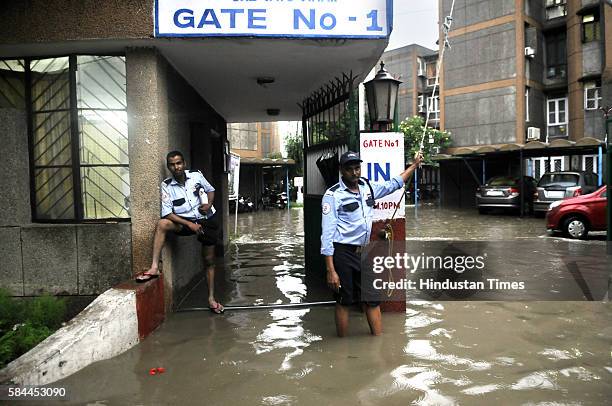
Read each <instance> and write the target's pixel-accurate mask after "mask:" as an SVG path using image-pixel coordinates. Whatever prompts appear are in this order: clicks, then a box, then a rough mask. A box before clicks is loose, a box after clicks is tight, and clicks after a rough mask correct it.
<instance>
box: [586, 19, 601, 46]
mask: <svg viewBox="0 0 612 406" xmlns="http://www.w3.org/2000/svg"><path fill="white" fill-rule="evenodd" d="M600 38H601V33H600V28H599V13H597V14H586V15H583V16H582V42H591V41H599V39H600Z"/></svg>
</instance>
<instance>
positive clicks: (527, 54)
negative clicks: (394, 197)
mask: <svg viewBox="0 0 612 406" xmlns="http://www.w3.org/2000/svg"><path fill="white" fill-rule="evenodd" d="M452 2H453V1H452V0H440V1H439V5H440V7H439V8H440V20H441V21H444V17H445V16H446V15H448V14H449V12H450V8H451V4H452ZM606 23H607V24H606ZM441 34H442V33H441ZM610 38H612V6H611V5H610V4H609V3H608V2H606V1H599V0H494V1H481V0H456V1H455V7H454V12H453V21H452V30H451V31H450V34H449V41H450V44H451V48H450V49H447V50H446V54H445V57H444V61H443V67H442V71H441V86H442V91H441V99H440V102H441V103H440V110H441V111H440V112H441V117H440V124H441V128H443V129H445V130H448V131H450V132H451V133H452V139H453V148H451V149H450V150H449V151H448V153H449V154H451V155H453V154H455V155H456V154H457V153H459V154H460V155H463V156H465V155H469V152H470V151H473V152H474V153H477V152H478V155H479V156H480V157H481V159H482V160H483V162H484V163H483V165H482V166H480V165H476V167H475V168H473V169H474V170H473V172H474V174H475V176H473V175H472V174H466V173H464V175H465V176H464V177H463V178H464V179H463V180H464V182H457V179H455V180H454V181H453V182H449V183H448V186H450V184H451V183H454V184H457V183H458V184H459V185H465V184H466V183H467V184H468V185H470V186H475V184H476V183H475V182H474V181H473V180H472V178H479V177H482V178H485V176H486V177H489V176H490V175H495V174H497V173H500V172H501V173H504V172H506V173H507V172H513V173H514V172H515V173H516V174H518V171H519V170H520V169H519V168H523V172H524V173H525V174H529V175H532V176H534V177H536V178H537V177H539V176H540V175H541V174H542V173H543V172H544V171H546V170H567V169H585V170H589V171H594V172H596V173H600V171H601V158H600V156H601V154H600V152H601V149H600V148H599V146H598V143H601V144H603V142H604V140H605V139H606V131H605V119H604V115H603V113H602V111H601V110H600V108H601V107H603V106H608V107H610V106H612V84H611V81H612V63H611V58H612V45H611V40H610ZM441 42H442V40H441ZM559 140H561V141H559ZM532 141H537V142H541V143H542V145H539V144H535V143H532V144H530V145H529V147H528V148H527V149H528V150H529V151H530V153H529V154H527V155H526V156H527V157H529V158H528V159H525V161H524V162H523V165H520V162H517V161H518V158H517V157H518V155H516V154H515V155H512V156H510V155H508V156H505V159H506V160H508V161H509V162H503V163H501V162H499V161H500V160H499V159H497V158H499V154H497V153H498V152H499V151H500V149H501V150H502V151H504V150H512V149H516V148H521V149H522V148H523V147H524V146H525V145H526V144H527V143H529V142H532ZM551 143H552V145H551ZM576 143H577V144H576ZM585 143H586V144H590V145H592V148H591V149H590V150H587V149H585V150H583V151H581V152H580V153H579V154H576V153H575V151H574V152H572V153H571V154H567V155H566V154H564V153H563V150H559V151H560V152H559V154H558V155H555V156H551V154H552V152H551V151H552V150H551V149H550V147H551V146H552V147H556V146H568V147H571V146H572V145H582V144H585ZM537 150H541V152H542V153H541V156H537V153H536V152H534V151H537ZM568 151H569V149H568ZM598 152H599V153H598ZM490 154H493V155H490ZM496 157H497V158H496ZM488 158H490V159H488ZM447 163H448V165H446V166H447V170H446V171H445V170H444V166H445V165H444V164H443V165H442V176H443V177H444V175H445V172H446V173H447V174H453V173H456V171H457V169H460V168H461V167H462V166H465V165H463V164H461V163H457V162H454V163H453V164H452V165H451V164H450V162H447ZM487 164H488V165H489V166H488V170H486V172H485V169H484V168H485V167H487ZM465 169H466V168H465V167H464V168H463V170H464V171H465ZM443 183H444V182H443ZM451 189H453V187H451ZM454 189H455V190H454V191H452V192H451V193H450V194H447V196H449V195H454V196H455V198H452V199H450V200H449V202H450V201H453V202H455V203H456V202H471V201H473V196H472V192H473V190H472V189H473V188H470V187H465V188H463V189H466V190H467V191H466V192H461V191H459V190H458V189H460V188H459V187H454ZM458 194H463V195H464V196H461V197H458ZM460 204H461V203H460Z"/></svg>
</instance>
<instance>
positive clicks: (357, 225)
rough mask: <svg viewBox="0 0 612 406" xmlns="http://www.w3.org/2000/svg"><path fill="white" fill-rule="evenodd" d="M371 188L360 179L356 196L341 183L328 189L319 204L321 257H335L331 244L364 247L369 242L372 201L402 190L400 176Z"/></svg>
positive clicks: (372, 211) (372, 212)
mask: <svg viewBox="0 0 612 406" xmlns="http://www.w3.org/2000/svg"><path fill="white" fill-rule="evenodd" d="M370 184H371V185H372V192H374V198H373V199H372V196H371V193H370V188H369V187H368V185H367V183H366V182H364V181H363V180H362V179H360V180H359V193H353V192H351V191H350V190H349V189H348V188H347V186H346V185H345V184H344V182H342V179H340V182H339V183H338V184H336V185H334V186H332V187H331V188H329V189H327V192H325V195H324V196H323V202H322V203H321V210H322V212H323V216H322V217H323V219H322V221H321V228H322V232H321V254H322V255H326V256H331V255H334V243H335V242H338V243H341V244H351V245H359V246H364V245H366V244H367V243H368V241H370V234H371V233H372V216H373V215H374V205H373V203H374V200H375V199H380V198H381V197H384V196H387V195H388V194H391V193H393V192H395V191H396V190H397V189H399V188H401V187H402V186H404V180H403V179H402V177H401V176H396V177H394V178H392V179H391V180H389V181H387V182H384V183H378V182H370Z"/></svg>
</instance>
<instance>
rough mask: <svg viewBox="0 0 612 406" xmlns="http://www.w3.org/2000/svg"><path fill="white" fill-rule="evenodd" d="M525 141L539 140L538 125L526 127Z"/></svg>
mask: <svg viewBox="0 0 612 406" xmlns="http://www.w3.org/2000/svg"><path fill="white" fill-rule="evenodd" d="M527 141H540V129H539V128H538V127H528V128H527Z"/></svg>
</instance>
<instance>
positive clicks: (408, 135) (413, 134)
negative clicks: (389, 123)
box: [400, 116, 452, 164]
mask: <svg viewBox="0 0 612 406" xmlns="http://www.w3.org/2000/svg"><path fill="white" fill-rule="evenodd" d="M424 126H425V120H424V119H423V117H420V116H414V117H411V118H408V119H406V120H404V121H402V122H401V123H400V131H401V132H403V133H404V151H405V154H406V162H409V161H411V160H412V159H413V158H414V155H415V154H416V152H417V151H418V150H419V147H420V146H421V139H423V129H424ZM431 141H433V142H431ZM451 144H452V141H451V138H450V133H449V132H446V131H440V130H436V129H435V128H431V127H427V130H426V131H425V138H424V139H423V162H424V163H426V164H433V163H434V162H433V161H432V159H431V158H432V156H434V155H436V154H437V153H438V152H439V151H440V150H442V149H444V148H448V147H450V146H451Z"/></svg>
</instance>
